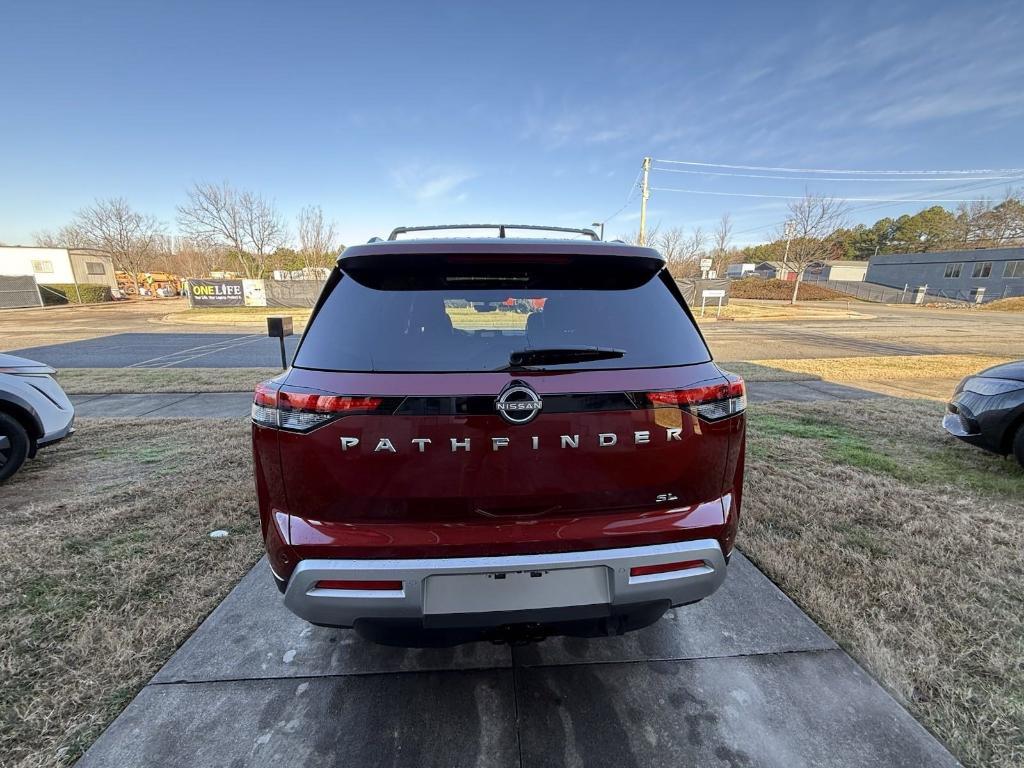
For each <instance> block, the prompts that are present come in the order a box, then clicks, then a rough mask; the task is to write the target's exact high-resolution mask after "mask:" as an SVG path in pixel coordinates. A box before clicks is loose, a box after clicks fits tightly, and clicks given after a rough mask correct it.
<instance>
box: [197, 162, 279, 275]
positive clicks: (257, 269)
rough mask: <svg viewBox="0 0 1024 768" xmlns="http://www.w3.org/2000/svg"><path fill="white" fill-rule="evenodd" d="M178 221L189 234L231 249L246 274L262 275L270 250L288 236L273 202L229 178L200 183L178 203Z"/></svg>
mask: <svg viewBox="0 0 1024 768" xmlns="http://www.w3.org/2000/svg"><path fill="white" fill-rule="evenodd" d="M178 224H179V225H180V226H181V228H182V230H183V231H184V232H185V233H186V234H187V235H188V236H189V238H191V239H193V240H195V241H197V242H199V243H202V244H204V245H207V246H221V247H223V248H227V249H228V250H230V251H231V252H232V255H233V256H234V257H235V258H236V259H237V260H238V263H239V265H240V266H241V268H242V272H243V273H244V274H245V276H246V277H250V278H258V277H262V276H263V273H264V272H265V271H266V268H267V261H268V260H269V258H270V256H271V254H273V252H274V251H275V250H276V249H277V248H278V247H279V246H281V245H283V244H284V242H285V239H286V238H287V231H286V229H285V226H284V222H283V221H282V219H281V216H280V214H279V213H278V212H277V209H276V208H274V205H273V203H271V202H269V201H267V200H265V199H264V198H262V197H260V196H259V195H257V194H255V193H253V192H248V191H239V190H237V189H235V188H234V187H231V186H230V185H228V184H227V183H226V182H225V183H223V184H220V185H217V184H209V183H197V184H195V185H193V187H192V188H191V189H190V190H189V191H188V202H187V203H186V204H185V205H181V206H178Z"/></svg>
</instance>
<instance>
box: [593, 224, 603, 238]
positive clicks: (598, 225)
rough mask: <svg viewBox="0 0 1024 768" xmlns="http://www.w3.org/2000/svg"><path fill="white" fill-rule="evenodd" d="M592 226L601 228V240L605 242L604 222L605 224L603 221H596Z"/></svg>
mask: <svg viewBox="0 0 1024 768" xmlns="http://www.w3.org/2000/svg"><path fill="white" fill-rule="evenodd" d="M590 226H592V227H599V228H600V230H601V232H600V234H601V239H602V240H604V222H603V221H595V222H594V223H593V224H591V225H590Z"/></svg>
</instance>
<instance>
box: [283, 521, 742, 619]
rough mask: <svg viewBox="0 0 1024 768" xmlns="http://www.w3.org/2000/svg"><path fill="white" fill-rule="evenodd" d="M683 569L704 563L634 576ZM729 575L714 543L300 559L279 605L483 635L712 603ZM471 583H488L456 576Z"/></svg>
mask: <svg viewBox="0 0 1024 768" xmlns="http://www.w3.org/2000/svg"><path fill="white" fill-rule="evenodd" d="M682 561H700V562H702V565H699V566H695V567H690V568H687V569H686V570H677V571H669V572H665V573H655V574H648V575H643V576H631V575H630V569H631V568H635V567H637V566H651V565H664V564H668V563H678V562H682ZM725 572H726V559H725V557H724V555H723V554H722V550H721V548H720V546H719V544H718V542H717V541H715V540H714V539H702V540H699V541H687V542H677V543H672V544H657V545H652V546H643V547H629V548H623V549H606V550H596V551H585V552H564V553H554V554H541V555H510V556H501V557H460V558H429V559H416V560H405V559H403V560H303V561H301V562H300V563H299V564H298V565H297V566H296V568H295V570H294V572H293V573H292V575H291V577H290V578H289V580H288V584H287V588H286V589H285V598H284V602H285V605H286V606H287V607H288V608H289V609H290V610H291V611H292V612H293V613H295V614H296V615H298V616H300V617H301V618H303V619H306V620H307V621H309V622H312V623H314V624H322V625H328V626H339V627H354V626H357V623H366V622H375V621H380V622H384V623H387V622H399V623H409V624H411V625H416V626H421V627H424V628H428V629H445V628H462V629H468V628H486V627H499V626H504V625H509V624H528V623H549V622H558V621H559V620H560V619H567V620H568V619H587V618H598V617H602V616H605V617H606V616H612V615H617V614H619V613H622V612H623V611H625V610H626V609H627V608H628V607H629V606H635V605H645V606H651V605H661V606H663V609H662V610H664V609H667V608H668V607H670V606H673V605H682V604H685V603H692V602H696V601H697V600H701V599H703V598H705V597H707V596H709V595H710V594H712V593H713V592H714V591H715V590H716V589H718V587H719V586H721V584H722V582H723V581H724V579H725ZM473 575H477V576H482V577H484V578H483V579H482V580H477V579H473V578H468V579H467V578H459V577H466V576H473ZM435 577H441V578H435ZM445 577H456V578H445ZM488 577H489V579H495V577H497V578H496V580H494V581H490V580H489V579H488ZM320 581H393V582H401V588H400V589H391V590H386V591H380V590H360V589H323V588H320V587H318V586H317V583H318V582H320ZM499 582H500V583H499ZM482 591H486V593H487V594H486V595H482V594H481V592H482Z"/></svg>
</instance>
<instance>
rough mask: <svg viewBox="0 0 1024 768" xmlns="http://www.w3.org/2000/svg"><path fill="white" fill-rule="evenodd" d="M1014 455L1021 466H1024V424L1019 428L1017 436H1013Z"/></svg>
mask: <svg viewBox="0 0 1024 768" xmlns="http://www.w3.org/2000/svg"><path fill="white" fill-rule="evenodd" d="M1013 455H1014V456H1016V457H1017V461H1018V462H1019V463H1020V465H1021V467H1024V424H1021V425H1020V427H1018V428H1017V436H1016V437H1015V438H1013Z"/></svg>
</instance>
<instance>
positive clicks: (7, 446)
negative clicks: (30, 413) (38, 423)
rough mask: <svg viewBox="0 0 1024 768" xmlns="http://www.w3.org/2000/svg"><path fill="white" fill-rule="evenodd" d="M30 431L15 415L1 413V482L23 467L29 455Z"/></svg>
mask: <svg viewBox="0 0 1024 768" xmlns="http://www.w3.org/2000/svg"><path fill="white" fill-rule="evenodd" d="M28 444H29V440H28V432H26V431H25V428H24V427H23V426H21V423H20V422H19V421H18V420H17V419H15V418H14V417H13V416H8V415H7V414H6V413H0V483H2V482H4V480H6V479H7V478H9V477H10V476H11V475H13V474H14V473H15V472H17V471H18V470H19V469H21V465H22V464H24V463H25V459H26V458H27V457H28Z"/></svg>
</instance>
